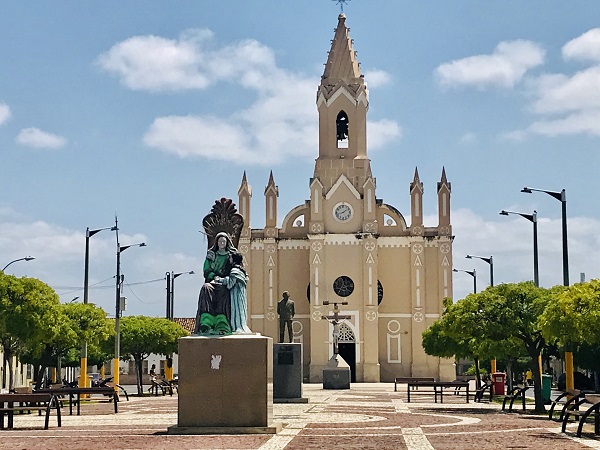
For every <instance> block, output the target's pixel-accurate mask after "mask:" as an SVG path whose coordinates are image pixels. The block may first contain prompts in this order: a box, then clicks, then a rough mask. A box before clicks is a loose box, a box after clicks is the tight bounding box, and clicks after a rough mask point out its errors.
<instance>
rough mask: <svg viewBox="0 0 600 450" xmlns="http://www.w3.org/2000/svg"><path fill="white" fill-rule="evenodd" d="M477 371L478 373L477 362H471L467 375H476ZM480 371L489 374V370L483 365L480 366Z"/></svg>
mask: <svg viewBox="0 0 600 450" xmlns="http://www.w3.org/2000/svg"><path fill="white" fill-rule="evenodd" d="M476 373H477V367H476V366H475V364H471V365H470V366H469V368H468V369H467V371H466V372H465V375H476ZM479 373H480V374H481V375H487V373H488V371H487V370H486V369H484V368H483V367H480V368H479Z"/></svg>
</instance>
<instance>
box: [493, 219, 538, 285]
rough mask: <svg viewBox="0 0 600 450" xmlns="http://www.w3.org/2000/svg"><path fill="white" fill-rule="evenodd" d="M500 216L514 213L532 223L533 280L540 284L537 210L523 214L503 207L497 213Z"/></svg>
mask: <svg viewBox="0 0 600 450" xmlns="http://www.w3.org/2000/svg"><path fill="white" fill-rule="evenodd" d="M499 214H500V215H501V216H508V215H509V214H516V215H517V216H521V217H523V218H525V219H527V220H529V221H530V222H531V223H533V282H534V283H535V285H536V286H539V285H540V273H539V266H538V261H539V258H538V228H537V226H538V225H537V211H533V214H524V213H520V212H515V211H507V210H505V209H503V210H502V211H500V213H499Z"/></svg>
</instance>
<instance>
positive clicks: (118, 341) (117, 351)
mask: <svg viewBox="0 0 600 450" xmlns="http://www.w3.org/2000/svg"><path fill="white" fill-rule="evenodd" d="M114 228H115V234H116V236H117V278H116V282H115V285H116V299H115V358H114V360H113V381H114V384H115V392H118V389H119V388H118V386H117V385H118V384H119V359H120V358H121V329H120V325H121V324H120V322H121V310H122V308H121V288H122V286H123V280H122V279H121V253H122V252H124V251H125V250H127V249H128V248H129V247H145V246H146V243H144V242H141V243H139V244H131V245H120V244H119V227H118V222H117V217H116V216H115V227H114Z"/></svg>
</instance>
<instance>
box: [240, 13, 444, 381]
mask: <svg viewBox="0 0 600 450" xmlns="http://www.w3.org/2000/svg"><path fill="white" fill-rule="evenodd" d="M317 109H318V113H319V148H318V157H317V159H316V162H315V168H314V173H313V176H312V178H311V179H310V193H309V199H308V200H306V201H305V202H304V203H302V204H300V205H298V206H297V207H295V208H293V209H292V210H291V211H289V212H287V214H286V215H285V218H284V219H283V222H282V224H281V226H278V224H277V217H278V209H277V200H278V196H279V192H278V187H277V185H276V184H275V181H274V177H273V174H272V173H271V176H270V179H269V181H268V183H267V186H266V188H265V191H264V198H265V203H264V205H265V214H266V222H265V226H264V228H261V229H253V228H252V226H251V223H250V211H251V199H252V190H251V188H250V185H249V184H248V180H247V178H246V174H244V176H243V179H242V183H241V185H240V187H239V190H238V205H237V206H238V209H239V212H240V214H242V216H243V217H244V229H243V231H242V234H241V238H240V242H239V251H240V252H241V253H242V254H243V256H244V260H245V266H246V268H247V270H248V274H249V277H250V281H249V284H248V315H249V321H250V323H249V326H250V328H251V329H252V330H253V331H255V332H260V333H262V334H263V335H267V336H271V337H272V338H273V339H274V341H275V342H277V339H278V335H279V329H278V326H279V322H278V317H277V302H278V300H279V299H280V298H281V293H282V292H283V291H284V290H286V291H288V292H289V293H290V297H291V298H292V299H293V300H294V302H295V309H296V315H295V317H294V321H293V332H294V341H295V342H300V343H302V344H303V359H304V361H303V362H304V373H305V376H308V379H309V381H310V382H320V381H322V372H323V368H324V367H325V365H326V364H327V362H328V360H329V359H330V358H331V357H332V355H333V326H332V324H331V323H330V321H329V320H327V318H326V317H327V316H331V314H332V313H333V310H334V306H335V305H334V303H337V306H338V308H339V311H340V314H341V315H344V316H346V319H345V320H344V321H343V322H342V324H341V325H340V327H339V334H338V349H339V354H340V356H342V357H343V358H344V360H345V361H346V362H347V363H348V364H349V365H350V367H351V370H352V380H353V381H358V382H379V381H393V378H394V377H399V376H430V377H431V376H432V377H435V378H436V379H440V380H452V379H454V378H455V370H454V366H453V364H452V363H453V361H452V360H449V359H440V358H437V357H431V356H428V355H426V354H425V352H424V350H423V348H422V344H421V342H422V339H421V333H422V332H423V331H424V330H425V329H426V328H427V327H428V326H429V325H431V324H432V323H433V322H434V321H435V320H437V319H438V318H439V317H440V314H441V313H442V308H443V306H442V302H443V299H444V298H445V297H451V296H452V225H451V222H450V183H449V182H448V181H447V179H446V174H445V171H444V169H443V168H442V171H441V172H442V173H441V179H440V181H439V182H438V183H437V201H438V224H437V226H435V227H429V226H424V224H423V183H421V181H420V180H419V174H418V171H417V170H416V169H415V173H414V178H413V180H412V182H410V183H407V184H409V187H410V198H411V211H410V224H408V223H407V221H406V219H405V217H404V216H403V215H402V214H401V213H400V212H399V211H398V210H397V209H396V208H395V207H393V206H392V205H389V204H386V203H385V202H384V201H383V200H382V199H379V198H378V197H377V192H376V190H377V189H376V188H377V186H376V180H375V178H374V176H373V174H372V173H371V165H370V159H369V157H368V153H367V111H368V109H369V95H368V90H367V85H366V84H365V81H364V78H363V75H361V72H360V65H359V63H358V61H357V59H356V53H355V51H354V49H353V45H352V40H351V39H350V35H349V30H348V28H347V26H346V17H345V16H344V15H343V14H340V16H339V18H338V25H337V28H336V31H335V36H334V39H333V41H332V44H331V50H330V52H329V55H328V59H327V63H326V65H325V70H324V73H323V76H322V77H321V83H320V85H319V87H318V90H317ZM261 203H262V202H261Z"/></svg>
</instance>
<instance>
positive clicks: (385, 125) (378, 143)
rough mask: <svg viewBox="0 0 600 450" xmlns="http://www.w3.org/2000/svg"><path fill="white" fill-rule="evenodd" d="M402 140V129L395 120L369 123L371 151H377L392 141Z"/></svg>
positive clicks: (368, 134) (368, 132) (368, 136)
mask: <svg viewBox="0 0 600 450" xmlns="http://www.w3.org/2000/svg"><path fill="white" fill-rule="evenodd" d="M401 138H402V128H401V127H400V125H398V124H397V123H396V122H394V121H393V120H388V119H383V120H379V121H377V122H371V121H369V122H368V125H367V140H368V146H369V150H377V149H379V148H380V147H383V146H384V145H385V144H387V143H388V142H391V141H398V140H400V139H401Z"/></svg>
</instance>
